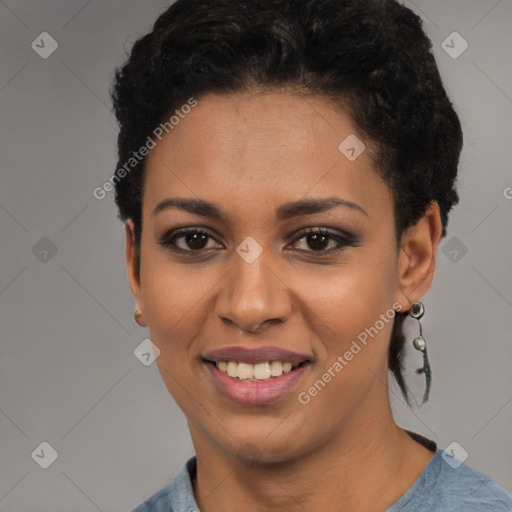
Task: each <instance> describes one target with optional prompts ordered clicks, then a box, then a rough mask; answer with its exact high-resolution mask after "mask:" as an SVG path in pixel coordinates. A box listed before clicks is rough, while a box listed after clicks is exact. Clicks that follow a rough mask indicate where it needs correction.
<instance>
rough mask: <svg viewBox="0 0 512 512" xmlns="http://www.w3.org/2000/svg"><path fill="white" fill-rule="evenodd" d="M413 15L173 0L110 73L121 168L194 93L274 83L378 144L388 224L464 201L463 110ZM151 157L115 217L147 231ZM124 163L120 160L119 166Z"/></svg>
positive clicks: (314, 3) (362, 7) (396, 7)
mask: <svg viewBox="0 0 512 512" xmlns="http://www.w3.org/2000/svg"><path fill="white" fill-rule="evenodd" d="M431 50H432V44H431V41H430V40H429V38H428V36H427V35H426V33H425V31H424V30H423V26H422V21H421V18H420V17H419V16H417V15H416V14H415V13H414V12H412V11H411V10H410V9H408V8H407V7H405V6H403V5H401V4H400V3H398V2H397V1H395V0H215V1H214V2H212V1H211V0H177V1H176V2H175V3H173V4H172V5H171V6H170V7H169V8H168V9H167V10H166V11H165V12H164V13H163V14H161V15H160V16H159V18H158V19H157V20H156V22H155V24H154V26H153V30H152V31H151V32H150V33H148V34H146V35H144V36H143V37H141V38H140V39H138V40H137V41H136V42H135V44H134V45H133V48H132V50H131V52H130V54H129V57H128V59H127V61H126V62H125V63H124V64H123V65H122V66H120V67H119V68H118V69H116V72H115V78H114V82H113V85H112V90H111V95H112V99H113V104H114V109H115V114H116V117H117V120H118V122H119V127H120V131H119V137H118V158H119V161H118V169H119V168H120V166H122V165H123V164H126V162H127V161H129V160H130V158H132V157H133V152H134V151H135V150H136V149H137V148H140V147H141V146H143V145H144V143H145V142H146V140H147V138H148V136H150V135H151V134H152V133H153V131H154V130H155V128H156V127H157V126H159V125H160V124H161V123H163V122H165V121H166V120H168V119H169V117H170V115H172V113H173V112H175V110H177V109H179V108H180V107H181V106H182V105H184V104H187V102H189V100H190V98H200V97H201V96H202V95H204V94H207V93H218V94H233V93H236V92H247V91H256V90H265V89H274V88H286V89H289V90H290V91H297V92H298V93H304V92H308V93H310V94H321V95H324V96H326V97H329V98H331V99H333V100H334V101H335V102H337V103H338V104H339V105H340V106H341V107H342V108H344V109H345V111H347V112H349V113H350V115H351V117H352V120H353V122H354V123H355V125H356V126H357V127H358V128H359V129H360V130H361V131H362V133H363V134H365V135H366V136H367V137H368V139H369V140H370V141H371V142H372V143H373V144H374V145H375V148H376V150H375V151H374V152H373V154H374V161H375V169H376V171H377V172H379V173H380V174H381V176H382V177H383V178H384V179H385V180H386V182H387V183H388V185H389V187H390V189H391V190H392V193H393V198H394V215H395V228H396V229H395V232H396V237H397V244H398V245H399V243H400V239H401V235H402V234H403V232H404V230H405V229H406V228H408V227H409V226H411V225H414V224H415V223H416V222H417V221H418V220H419V219H420V218H421V216H422V215H423V214H424V212H425V210H426V208H427V207H428V205H429V204H430V203H431V202H432V201H435V202H437V203H438V204H439V208H440V213H441V221H442V226H443V232H442V236H443V237H445V236H446V226H447V223H448V213H449V211H450V210H451V208H452V207H453V206H454V205H456V204H457V203H458V201H459V197H458V194H457V190H456V177H457V167H458V162H459V156H460V152H461V149H462V130H461V126H460V121H459V118H458V116H457V114H456V112H455V110H454V108H453V105H452V103H451V102H450V100H449V98H448V96H447V94H446V91H445V89H444V87H443V83H442V79H441V77H440V74H439V70H438V68H437V64H436V61H435V58H434V56H433V54H432V51H431ZM145 161H146V159H145V158H142V159H140V161H136V162H134V165H133V170H130V172H128V173H126V176H124V177H123V179H119V180H116V203H117V205H118V208H119V217H120V218H121V219H122V220H127V219H132V221H133V222H134V226H135V235H136V243H137V244H140V236H141V233H142V195H143V184H144V164H145ZM125 168H126V166H125ZM406 316H407V313H406V312H396V315H395V319H394V324H393V331H392V335H391V342H390V349H389V369H390V370H391V371H392V372H393V374H394V376H395V378H396V380H397V382H398V384H399V386H400V388H401V390H402V392H403V394H404V397H405V399H406V400H407V401H408V402H409V400H408V394H407V389H406V385H405V382H404V379H403V376H402V369H403V346H404V343H405V337H404V334H403V330H402V324H403V321H404V319H405V317H406Z"/></svg>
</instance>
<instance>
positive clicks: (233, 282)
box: [217, 244, 291, 330]
mask: <svg viewBox="0 0 512 512" xmlns="http://www.w3.org/2000/svg"><path fill="white" fill-rule="evenodd" d="M244 248H246V247H244V245H243V244H241V246H240V247H239V250H240V251H243V249H244ZM227 279H228V281H227V283H225V286H224V288H223V289H222V291H221V293H220V296H219V298H218V302H217V315H218V316H219V317H221V318H223V319H225V320H229V321H231V322H233V323H235V324H237V325H238V326H239V327H240V328H242V329H244V330H250V329H254V328H256V327H258V326H260V325H261V324H263V323H264V322H266V321H268V320H273V321H276V320H277V319H279V320H280V321H284V320H285V319H286V317H287V316H288V315H289V314H290V311H291V304H290V300H289V296H288V294H287V293H286V290H285V289H284V288H285V287H284V285H283V284H282V282H281V281H280V280H279V279H278V277H277V276H276V275H275V272H273V271H272V262H271V261H270V253H266V251H263V252H261V253H260V254H259V255H258V256H257V257H256V258H255V259H252V258H245V256H244V253H243V252H242V255H240V254H238V253H237V254H234V255H233V262H232V271H231V272H230V273H229V274H228V277H227Z"/></svg>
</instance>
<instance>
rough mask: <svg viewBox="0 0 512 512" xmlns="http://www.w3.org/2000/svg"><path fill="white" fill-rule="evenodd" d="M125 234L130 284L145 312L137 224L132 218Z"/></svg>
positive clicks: (127, 224)
mask: <svg viewBox="0 0 512 512" xmlns="http://www.w3.org/2000/svg"><path fill="white" fill-rule="evenodd" d="M125 234H126V241H125V259H126V273H127V276H128V284H129V285H130V290H131V292H132V295H133V297H134V299H135V301H136V303H137V308H138V309H139V310H140V311H141V312H144V309H143V304H142V299H141V290H140V268H139V266H140V261H139V260H140V257H139V251H138V250H137V244H136V243H135V226H134V224H133V221H132V219H128V220H127V221H126V224H125Z"/></svg>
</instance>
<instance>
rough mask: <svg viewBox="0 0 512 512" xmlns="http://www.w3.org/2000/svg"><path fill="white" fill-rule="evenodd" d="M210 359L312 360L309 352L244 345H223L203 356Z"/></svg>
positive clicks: (245, 361)
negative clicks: (300, 352)
mask: <svg viewBox="0 0 512 512" xmlns="http://www.w3.org/2000/svg"><path fill="white" fill-rule="evenodd" d="M203 358H204V359H206V360H208V361H236V362H239V363H252V364H256V363H265V362H270V361H281V362H287V363H292V364H293V365H294V366H295V365H298V364H300V363H302V362H304V361H310V360H311V356H309V355H308V354H299V353H297V352H291V351H290V350H286V349H284V348H280V347H274V346H269V345H267V346H263V347H256V348H247V347H242V346H232V347H223V348H219V349H217V350H213V351H212V352H208V353H207V354H205V355H204V356H203Z"/></svg>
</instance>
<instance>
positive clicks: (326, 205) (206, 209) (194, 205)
mask: <svg viewBox="0 0 512 512" xmlns="http://www.w3.org/2000/svg"><path fill="white" fill-rule="evenodd" d="M336 206H344V207H346V208H350V209H352V210H355V211H359V212H360V213H362V214H364V215H366V216H367V217H368V214H367V213H366V211H365V210H364V208H363V207H362V206H359V205H358V204H357V203H353V202H352V201H347V200H345V199H341V198H338V197H327V198H324V199H300V200H298V201H292V202H289V203H285V204H283V205H281V206H279V207H278V208H277V209H276V218H277V220H280V221H282V220H286V219H290V218H292V217H298V216H300V215H312V214H314V213H321V212H325V211H327V210H331V209H332V208H335V207H336ZM168 208H178V209H180V210H183V211H186V212H188V213H192V214H194V215H200V216H201V217H209V218H213V219H224V218H225V217H226V216H225V214H224V213H223V212H222V210H221V209H220V208H218V207H217V206H216V205H214V204H213V203H210V202H209V201H205V200H203V199H186V198H180V197H169V198H167V199H164V200H163V201H160V202H159V203H158V204H157V205H156V207H155V209H154V210H153V213H152V214H151V215H152V216H153V215H156V214H157V213H159V212H161V211H163V210H167V209H168Z"/></svg>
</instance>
